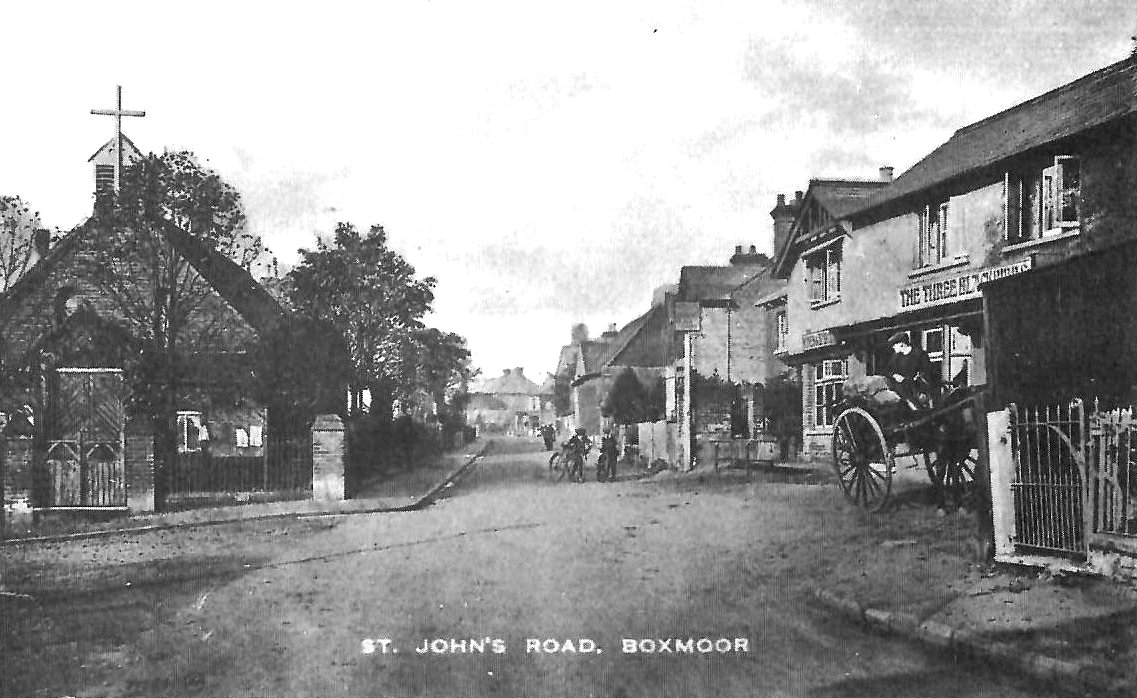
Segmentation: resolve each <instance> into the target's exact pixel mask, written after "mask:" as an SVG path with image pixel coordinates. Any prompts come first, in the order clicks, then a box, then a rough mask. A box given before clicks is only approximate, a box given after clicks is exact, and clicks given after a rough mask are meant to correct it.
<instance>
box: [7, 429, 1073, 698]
mask: <svg viewBox="0 0 1137 698" xmlns="http://www.w3.org/2000/svg"><path fill="white" fill-rule="evenodd" d="M543 460H544V454H543V453H541V452H539V451H538V450H537V446H536V445H535V444H533V443H531V442H528V441H525V442H521V441H516V442H503V443H502V444H500V445H499V446H498V447H497V448H496V449H495V451H494V455H492V456H490V457H488V458H486V459H485V460H484V461H483V462H481V463H480V464H479V465H478V466H477V468H476V469H475V470H474V471H473V473H472V474H471V475H470V476H469V477H468V478H467V479H466V480H465V481H463V482H462V483H461V484H460V485H459V486H457V487H455V488H453V493H452V495H451V496H450V497H449V498H447V499H445V500H443V501H442V502H440V503H439V504H437V505H436V506H434V507H431V508H430V509H428V510H425V511H421V512H415V513H405V514H386V515H359V516H348V517H340V518H329V519H321V520H309V521H300V522H297V521H292V522H282V521H271V522H262V523H250V524H244V525H233V526H219V527H214V528H202V529H189V530H182V531H172V532H164V533H151V534H142V535H137V534H136V535H133V536H127V537H122V538H108V539H100V540H93V541H85V542H75V543H69V544H56V545H39V546H27V547H15V548H4V549H0V556H2V558H0V562H2V563H3V564H4V565H5V575H4V580H5V583H6V584H7V586H8V589H9V591H16V592H24V593H27V594H29V595H31V597H32V598H31V599H20V598H16V597H12V596H5V597H0V612H2V613H3V615H2V616H0V641H2V643H3V644H2V645H0V647H2V650H3V652H2V656H0V696H5V697H7V696H21V695H29V696H63V695H70V696H126V695H131V696H133V695H137V696H159V695H162V696H424V697H426V696H429V697H435V696H437V697H447V696H455V697H459V696H526V697H532V698H545V697H548V698H570V697H571V698H576V697H584V696H612V697H617V696H626V697H628V698H633V697H637V696H818V697H821V696H864V697H866V698H868V697H872V698H877V697H888V696H910V697H912V698H917V697H919V698H932V697H936V696H941V697H944V698H947V697H949V696H950V697H953V698H954V697H957V696H958V697H965V696H1047V695H1058V694H1053V693H1051V692H1050V689H1048V688H1047V687H1044V686H1039V685H1035V684H1031V683H1028V682H1026V681H1024V680H1022V679H1019V678H1018V677H1016V676H1014V675H1011V674H1007V673H1004V672H1000V671H997V670H995V669H993V668H991V667H987V666H983V665H980V664H975V663H970V662H957V661H955V659H954V658H953V657H951V656H941V655H937V654H935V653H932V652H929V651H926V650H923V649H920V648H918V647H915V646H912V645H909V644H907V643H905V642H903V641H899V640H895V639H891V638H887V637H881V636H875V635H872V634H870V633H867V632H866V631H865V630H863V629H862V628H860V627H858V626H854V625H851V624H847V623H845V622H843V621H839V620H836V619H833V618H831V617H829V616H827V615H826V614H825V613H824V612H821V611H818V610H815V609H814V608H813V607H812V605H810V604H809V602H808V601H807V597H806V595H805V594H804V593H803V590H804V589H805V588H806V586H807V585H809V584H811V583H820V584H825V585H833V586H836V587H838V589H837V590H838V591H841V590H843V589H844V590H850V589H851V590H853V591H854V592H855V593H857V594H860V595H862V597H863V596H864V595H865V594H866V593H867V594H868V595H869V596H871V595H872V593H873V592H875V593H877V594H880V595H889V594H894V593H901V592H904V593H913V594H917V595H920V594H923V595H925V596H926V598H928V599H931V601H932V602H933V603H934V602H935V598H936V595H937V594H941V593H943V592H942V591H941V590H937V589H924V588H915V589H914V587H920V585H922V584H925V585H926V580H922V579H921V578H920V577H919V575H912V574H909V573H907V572H906V573H905V575H904V578H900V579H898V578H895V576H890V575H888V574H887V570H884V571H882V570H881V569H878V568H872V567H871V564H870V563H869V562H867V559H868V558H867V557H866V556H865V555H863V554H862V552H861V551H862V550H863V549H864V548H859V547H858V545H862V544H863V545H870V544H871V545H878V543H872V542H864V541H870V540H872V541H875V540H879V539H881V538H882V537H884V538H887V537H888V536H890V535H893V534H892V533H890V532H889V531H887V530H881V529H884V528H888V527H890V526H891V527H896V528H899V529H902V530H900V531H898V533H900V534H910V533H911V531H910V530H908V529H913V528H918V527H919V526H924V527H925V529H926V530H924V529H921V530H923V535H926V536H935V537H936V538H935V540H936V541H937V542H936V543H935V545H946V546H951V545H955V546H960V545H964V543H963V542H961V541H962V540H963V539H964V538H965V536H963V535H962V534H959V535H955V533H958V531H957V529H958V528H959V526H960V525H962V524H958V525H957V524H953V523H951V522H950V521H947V520H945V519H939V520H934V517H932V518H933V521H932V522H931V523H930V524H924V523H916V522H920V521H923V519H922V518H918V517H928V516H930V515H929V514H928V512H927V511H922V512H921V511H915V512H908V513H903V512H901V514H899V515H898V516H896V517H889V518H882V517H867V516H866V515H864V514H862V513H860V512H854V511H850V508H849V507H848V506H847V505H846V504H845V503H844V502H843V501H842V500H841V499H840V495H839V494H838V492H837V490H836V487H835V486H834V485H832V484H827V485H826V484H824V483H820V484H810V481H811V480H815V479H816V478H814V477H811V476H808V477H807V476H802V475H796V476H780V477H778V476H770V475H765V476H762V475H757V476H755V478H754V480H753V481H752V482H746V481H745V480H740V479H738V478H733V479H732V478H718V477H710V478H707V479H706V480H705V481H698V480H692V479H682V480H667V479H665V480H662V481H629V482H620V483H615V484H598V483H595V482H589V483H586V484H581V485H577V484H569V483H552V482H549V481H548V480H547V478H546V476H545V472H544V468H543V467H542V462H543ZM949 518H950V517H949ZM918 533H919V532H918ZM953 535H955V539H954V540H953V539H952V536H953ZM908 547H913V546H908ZM898 554H899V553H898ZM911 554H919V555H921V556H922V554H920V553H911ZM921 559H923V558H922V557H921ZM872 564H878V565H879V563H872ZM936 564H940V565H946V564H949V563H948V562H943V561H941V562H938V563H936ZM959 564H960V565H965V564H966V563H963V562H960V563H959ZM930 574H931V572H929V575H930ZM880 578H883V579H886V580H887V581H886V582H884V583H883V584H882V583H879V582H873V581H872V580H874V579H880ZM439 638H441V639H442V642H441V643H440V646H441V645H445V646H446V647H447V648H449V647H450V646H451V644H450V642H449V640H451V639H454V640H471V639H474V640H480V641H482V642H483V643H484V644H485V651H484V653H482V652H474V653H469V652H467V653H451V652H446V653H443V654H435V653H431V652H428V653H426V654H419V653H417V652H415V651H414V650H415V647H417V646H419V645H420V644H421V643H422V642H423V640H424V639H425V640H428V641H429V640H434V639H439ZM582 638H583V639H588V640H590V641H591V642H592V643H594V644H595V646H596V647H597V648H598V649H599V650H600V651H599V652H581V651H579V650H580V646H581V642H580V640H581V639H582ZM624 638H629V639H639V638H650V639H653V640H659V639H665V638H667V639H678V640H680V641H683V642H684V643H685V642H686V641H687V640H688V639H690V640H693V641H696V645H695V647H696V651H695V652H692V653H685V652H680V653H676V652H657V653H655V654H648V655H645V654H642V653H636V654H626V653H624V652H622V645H623V643H622V640H623V639H624ZM702 638H708V639H709V640H711V641H712V642H713V641H714V640H716V639H722V640H724V641H725V643H726V644H725V645H724V644H723V643H719V647H720V648H721V647H724V646H728V647H729V648H730V651H727V652H721V653H720V652H716V651H711V652H709V653H700V652H698V651H697V648H698V647H699V645H698V644H697V641H698V640H699V639H702ZM527 639H533V640H538V641H541V643H542V646H544V647H546V648H549V649H553V648H554V647H557V648H558V649H562V650H563V649H564V642H565V641H566V640H571V641H572V643H573V649H574V650H576V651H574V652H566V651H557V652H551V653H546V652H527V651H526V644H527ZM388 640H389V642H386V641H388ZM495 640H496V641H497V642H495ZM545 640H550V641H555V642H548V643H547V644H546V643H545V642H544V641H545ZM656 645H657V646H659V645H661V643H659V642H656ZM455 646H460V643H455ZM701 646H702V647H704V648H705V647H706V644H705V643H704V644H703V645H701ZM384 647H386V648H387V652H386V653H384V652H383V651H382V650H383V648H384ZM467 647H469V644H468V643H467ZM584 647H585V648H587V647H589V644H588V643H584ZM671 647H672V648H674V647H675V642H674V641H673V642H672V643H671ZM495 649H503V650H504V651H502V652H495V651H494V650H495ZM743 649H744V650H745V651H742V650H743ZM736 650H738V651H736Z"/></svg>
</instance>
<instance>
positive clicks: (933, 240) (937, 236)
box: [916, 200, 949, 268]
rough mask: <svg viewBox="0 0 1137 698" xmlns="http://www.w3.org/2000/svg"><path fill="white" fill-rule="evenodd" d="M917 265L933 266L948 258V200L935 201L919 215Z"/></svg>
mask: <svg viewBox="0 0 1137 698" xmlns="http://www.w3.org/2000/svg"><path fill="white" fill-rule="evenodd" d="M918 220H919V223H918V230H917V237H918V242H917V247H918V249H917V255H916V266H917V268H919V267H932V266H935V265H937V264H940V263H942V262H944V261H946V260H947V259H948V252H949V245H948V202H947V200H942V201H935V202H932V203H930V204H928V205H927V206H925V207H924V208H923V210H921V211H920V213H919V216H918Z"/></svg>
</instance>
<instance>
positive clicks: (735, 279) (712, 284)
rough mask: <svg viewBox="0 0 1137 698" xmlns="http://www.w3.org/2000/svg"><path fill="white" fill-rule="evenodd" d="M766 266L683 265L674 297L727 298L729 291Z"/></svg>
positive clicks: (689, 299)
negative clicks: (677, 290) (677, 289)
mask: <svg viewBox="0 0 1137 698" xmlns="http://www.w3.org/2000/svg"><path fill="white" fill-rule="evenodd" d="M766 268H767V267H766V266H765V265H761V264H736V265H730V266H715V267H695V266H692V267H683V268H682V270H680V272H679V292H678V294H677V295H676V298H677V299H678V300H683V301H701V300H713V299H720V298H727V297H728V296H729V295H730V292H731V291H733V290H734V289H736V288H738V286H740V285H741V284H744V283H746V282H747V281H749V280H750V279H752V278H754V277H755V276H756V275H757V274H759V273H761V272H763V271H765V270H766Z"/></svg>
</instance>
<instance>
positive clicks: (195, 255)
mask: <svg viewBox="0 0 1137 698" xmlns="http://www.w3.org/2000/svg"><path fill="white" fill-rule="evenodd" d="M165 233H166V238H167V239H168V240H169V241H170V242H171V243H173V245H174V247H176V248H177V250H178V252H180V253H181V255H182V256H183V257H185V259H186V261H188V262H189V263H190V264H191V265H193V268H194V269H196V270H197V272H198V273H199V274H201V276H202V278H204V279H205V280H206V282H208V283H209V285H210V286H211V287H213V290H215V291H217V293H218V294H220V296H221V297H222V298H224V299H225V300H226V302H228V303H229V305H231V306H233V309H234V310H236V311H237V312H238V313H239V314H240V315H241V317H242V318H244V319H245V321H246V322H248V323H249V324H250V325H252V326H253V329H255V330H256V331H257V332H258V333H259V334H260V335H261V336H264V335H265V334H267V333H268V332H270V331H271V330H273V329H275V328H276V327H278V326H279V325H280V323H281V322H282V321H283V320H285V319H287V317H288V311H287V310H285V309H284V307H283V306H281V304H280V303H279V302H277V300H276V299H275V298H273V296H272V294H271V293H269V292H268V291H267V290H266V289H265V287H264V286H261V285H260V284H259V283H257V281H256V279H254V278H253V276H252V274H250V273H249V272H248V271H247V270H245V269H244V268H242V267H241V265H239V264H237V263H236V262H234V261H233V260H232V259H230V258H229V257H228V256H226V255H224V254H222V253H221V252H219V251H217V250H216V249H214V248H213V247H211V246H210V245H207V244H205V243H204V242H202V241H201V239H200V238H197V237H194V236H192V235H190V234H189V233H187V232H186V231H184V230H182V229H181V228H179V227H177V226H175V225H172V224H171V225H167V226H166V230H165Z"/></svg>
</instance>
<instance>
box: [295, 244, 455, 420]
mask: <svg viewBox="0 0 1137 698" xmlns="http://www.w3.org/2000/svg"><path fill="white" fill-rule="evenodd" d="M300 255H301V260H300V263H299V264H298V265H297V266H296V267H295V268H294V269H293V270H292V271H291V272H289V274H288V276H289V278H290V281H291V284H292V302H293V306H294V307H295V308H297V309H298V310H300V311H301V312H303V313H305V314H307V315H309V316H311V317H315V318H320V319H324V320H327V321H328V322H330V323H331V324H332V325H333V326H335V327H336V328H337V329H338V330H339V331H340V332H341V333H342V334H343V338H344V341H345V342H346V344H347V349H348V352H349V353H350V355H351V363H352V369H353V375H352V379H351V384H350V386H349V395H350V405H349V411H350V412H352V413H357V412H359V411H360V410H361V407H362V394H363V390H365V389H369V390H370V391H371V395H372V409H373V410H377V411H380V412H383V413H386V412H388V411H389V410H390V408H391V403H392V402H393V400H394V399H396V398H400V397H402V398H409V397H410V394H411V393H412V392H413V388H414V384H415V373H416V369H417V366H416V365H415V361H414V358H415V355H416V353H417V349H418V344H417V339H418V337H419V332H421V331H422V329H423V324H422V317H423V315H425V314H426V313H427V312H428V311H429V310H430V306H431V303H432V302H433V301H434V291H433V289H434V285H435V279H434V278H432V277H426V278H424V279H419V278H416V277H415V269H414V267H412V266H411V265H410V264H409V263H407V261H406V260H405V259H403V257H402V256H401V255H399V254H398V253H397V252H395V251H394V250H392V249H391V248H389V247H388V246H387V234H386V233H385V232H384V230H383V228H382V226H377V225H376V226H372V227H371V229H370V231H368V232H367V233H366V234H361V233H360V232H359V231H358V230H356V228H355V226H354V225H352V224H351V223H340V224H338V225H337V226H336V231H335V235H334V236H333V238H332V240H331V241H330V242H329V241H325V240H319V241H318V242H317V244H316V249H315V250H307V249H302V250H300Z"/></svg>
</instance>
